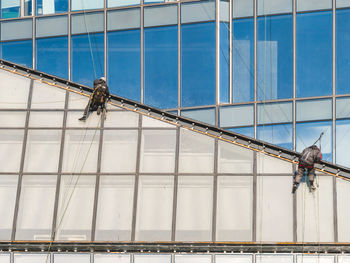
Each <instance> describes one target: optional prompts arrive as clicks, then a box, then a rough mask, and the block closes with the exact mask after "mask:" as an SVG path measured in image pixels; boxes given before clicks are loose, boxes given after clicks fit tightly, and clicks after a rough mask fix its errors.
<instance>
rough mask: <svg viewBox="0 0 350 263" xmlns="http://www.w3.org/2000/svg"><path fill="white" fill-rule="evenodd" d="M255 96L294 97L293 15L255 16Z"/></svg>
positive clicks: (261, 97)
mask: <svg viewBox="0 0 350 263" xmlns="http://www.w3.org/2000/svg"><path fill="white" fill-rule="evenodd" d="M257 92H258V100H272V99H285V98H291V97H293V16H292V15H281V16H265V17H260V18H258V89H257Z"/></svg>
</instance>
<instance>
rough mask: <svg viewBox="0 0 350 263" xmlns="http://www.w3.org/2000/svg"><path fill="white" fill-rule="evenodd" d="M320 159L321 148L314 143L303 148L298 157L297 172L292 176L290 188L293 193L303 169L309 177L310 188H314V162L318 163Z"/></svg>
mask: <svg viewBox="0 0 350 263" xmlns="http://www.w3.org/2000/svg"><path fill="white" fill-rule="evenodd" d="M321 136H322V135H321ZM321 159H322V154H321V150H320V149H319V148H318V147H317V146H316V145H315V144H314V145H312V146H310V147H307V148H306V149H304V150H303V152H302V153H301V156H300V157H299V166H298V172H297V173H296V176H295V178H294V184H293V189H292V193H293V194H294V193H295V191H296V190H297V188H298V185H299V183H300V180H301V178H302V177H303V175H304V172H305V171H307V174H308V177H309V182H310V189H311V190H312V191H314V190H316V187H315V186H314V178H315V168H314V165H315V163H319V162H320V161H321Z"/></svg>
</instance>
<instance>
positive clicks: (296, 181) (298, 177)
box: [292, 166, 305, 193]
mask: <svg viewBox="0 0 350 263" xmlns="http://www.w3.org/2000/svg"><path fill="white" fill-rule="evenodd" d="M304 172H305V168H304V167H301V166H299V167H298V172H297V175H296V177H295V179H294V184H293V188H292V193H295V191H296V190H297V187H298V184H299V183H300V181H301V178H302V177H303V175H304Z"/></svg>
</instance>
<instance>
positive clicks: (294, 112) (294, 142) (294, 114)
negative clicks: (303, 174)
mask: <svg viewBox="0 0 350 263" xmlns="http://www.w3.org/2000/svg"><path fill="white" fill-rule="evenodd" d="M296 7H297V4H296V0H294V1H293V150H294V151H295V149H296V101H295V98H296V43H297V42H296Z"/></svg>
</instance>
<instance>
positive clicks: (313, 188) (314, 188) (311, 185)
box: [310, 182, 316, 192]
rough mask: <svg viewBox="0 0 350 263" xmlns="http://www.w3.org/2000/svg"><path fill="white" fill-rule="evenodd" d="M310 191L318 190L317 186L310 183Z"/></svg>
mask: <svg viewBox="0 0 350 263" xmlns="http://www.w3.org/2000/svg"><path fill="white" fill-rule="evenodd" d="M310 190H311V191H312V192H313V191H315V190H316V186H314V183H313V182H310Z"/></svg>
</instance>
